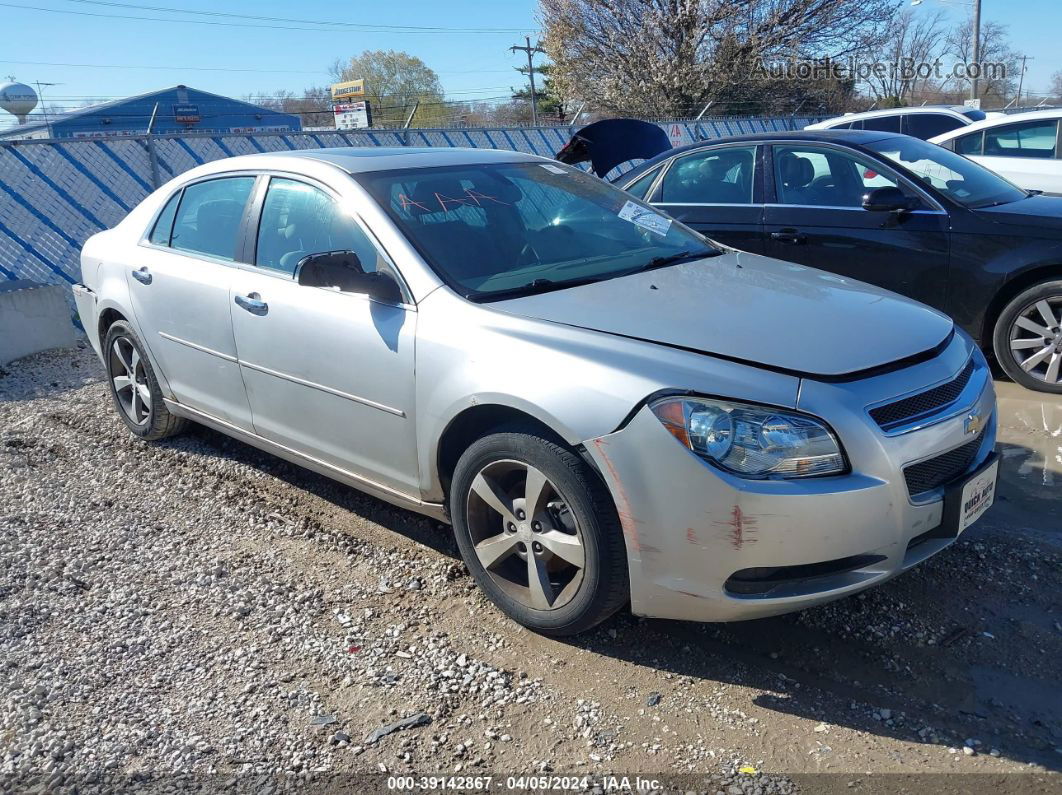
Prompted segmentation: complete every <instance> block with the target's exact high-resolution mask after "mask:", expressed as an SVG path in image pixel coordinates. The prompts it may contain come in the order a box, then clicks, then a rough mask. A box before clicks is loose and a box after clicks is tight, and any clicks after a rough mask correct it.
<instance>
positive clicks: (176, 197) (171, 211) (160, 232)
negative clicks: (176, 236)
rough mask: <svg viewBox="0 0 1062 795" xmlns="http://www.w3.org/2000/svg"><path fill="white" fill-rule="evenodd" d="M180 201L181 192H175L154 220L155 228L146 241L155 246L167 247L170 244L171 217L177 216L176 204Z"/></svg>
mask: <svg viewBox="0 0 1062 795" xmlns="http://www.w3.org/2000/svg"><path fill="white" fill-rule="evenodd" d="M180 200H181V191H177V192H176V193H175V194H173V196H171V197H170V200H169V201H168V202H166V206H165V207H163V208H162V212H161V213H159V217H158V218H157V219H156V220H155V226H154V227H153V228H152V230H151V235H150V237H149V238H148V240H150V241H151V242H152V243H154V244H155V245H156V246H168V245H169V244H170V235H171V234H172V232H173V217H174V216H175V215H176V214H177V203H178V202H180Z"/></svg>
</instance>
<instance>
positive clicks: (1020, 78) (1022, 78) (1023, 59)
mask: <svg viewBox="0 0 1062 795" xmlns="http://www.w3.org/2000/svg"><path fill="white" fill-rule="evenodd" d="M1028 59H1029V56H1028V55H1023V56H1021V74H1020V75H1018V102H1017V104H1018V107H1019V108H1020V107H1021V88H1022V85H1024V83H1025V62H1026V61H1027V60H1028Z"/></svg>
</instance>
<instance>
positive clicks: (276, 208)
mask: <svg viewBox="0 0 1062 795" xmlns="http://www.w3.org/2000/svg"><path fill="white" fill-rule="evenodd" d="M326 251H353V252H354V253H355V254H357V255H358V260H359V261H360V262H361V267H362V269H363V270H364V271H365V272H366V273H371V272H372V271H375V270H378V269H380V267H381V264H382V263H381V254H380V251H379V249H377V248H376V245H375V244H374V243H373V242H372V241H371V240H370V239H369V237H368V236H367V235H366V234H365V232H364V231H362V229H361V227H360V226H358V223H357V222H356V221H355V220H354V219H353V218H352V217H351V216H350V214H349V213H345V212H343V210H342V208H341V207H340V206H339V204H338V203H337V202H336V201H335V200H334V199H333V198H332V197H331V196H329V195H328V194H327V193H325V192H324V191H323V190H321V189H320V188H316V187H314V186H313V185H308V184H307V183H305V182H299V181H297V180H293V179H283V178H281V177H273V178H272V179H271V180H270V181H269V190H268V191H267V192H266V197H265V202H264V203H263V205H262V218H261V220H260V221H259V224H258V244H257V246H256V248H255V265H257V266H258V267H260V268H269V269H270V270H275V271H281V272H282V273H287V274H289V275H292V276H293V275H294V274H295V268H296V266H297V265H298V264H299V262H300V261H301V260H302V259H303V258H304V257H307V256H309V255H310V254H323V253H324V252H326Z"/></svg>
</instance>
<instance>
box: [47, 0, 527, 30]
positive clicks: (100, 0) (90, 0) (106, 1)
mask: <svg viewBox="0 0 1062 795" xmlns="http://www.w3.org/2000/svg"><path fill="white" fill-rule="evenodd" d="M66 1H67V2H69V3H83V4H85V5H95V6H111V7H113V8H131V9H133V10H135V11H161V12H165V13H177V14H192V15H196V16H207V17H227V18H229V19H252V20H257V21H260V22H294V23H296V24H300V25H332V26H337V27H345V28H355V29H357V30H362V29H365V28H376V27H382V28H393V29H394V30H396V31H424V32H430V33H436V32H444V33H522V32H523V30H522V29H518V28H446V27H437V26H423V25H389V24H386V23H380V24H378V25H376V24H372V23H363V22H342V21H320V20H316V19H292V18H290V17H265V16H256V15H253V14H234V13H232V12H226V11H192V10H189V9H186V8H170V7H167V6H145V5H140V4H135V5H131V4H129V3H116V2H111V1H110V0H66Z"/></svg>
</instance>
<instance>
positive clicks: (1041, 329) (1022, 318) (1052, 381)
mask: <svg viewBox="0 0 1062 795" xmlns="http://www.w3.org/2000/svg"><path fill="white" fill-rule="evenodd" d="M1010 353H1011V355H1012V356H1013V357H1014V361H1015V362H1017V364H1018V366H1019V367H1021V369H1022V370H1024V371H1025V372H1026V373H1028V374H1029V375H1030V376H1032V377H1033V378H1035V379H1037V380H1039V381H1043V382H1044V383H1046V384H1049V385H1051V386H1055V385H1056V384H1062V295H1057V296H1050V297H1048V298H1041V299H1039V300H1038V301H1036V302H1035V303H1034V304H1031V305H1029V306H1027V307H1026V308H1025V309H1023V310H1022V311H1021V314H1019V315H1018V317H1017V318H1016V319H1015V321H1014V324H1013V325H1012V326H1011V328H1010Z"/></svg>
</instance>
